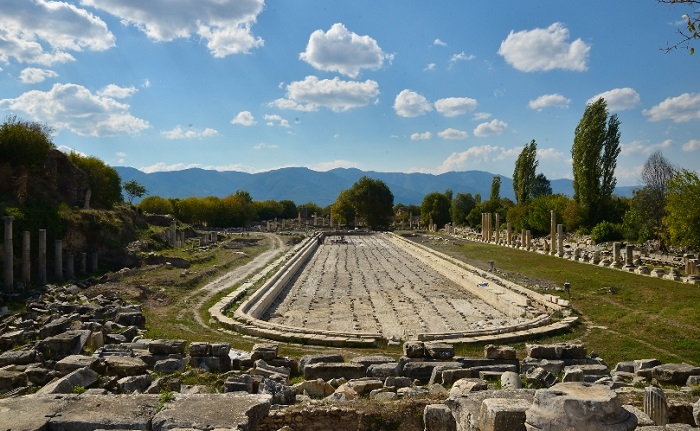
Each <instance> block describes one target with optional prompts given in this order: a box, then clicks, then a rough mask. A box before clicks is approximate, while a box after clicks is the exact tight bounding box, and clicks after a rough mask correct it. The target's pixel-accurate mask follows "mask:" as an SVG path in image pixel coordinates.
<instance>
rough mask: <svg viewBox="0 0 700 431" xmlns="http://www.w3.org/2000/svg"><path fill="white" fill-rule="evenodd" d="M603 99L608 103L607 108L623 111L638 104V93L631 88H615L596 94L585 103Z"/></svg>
mask: <svg viewBox="0 0 700 431" xmlns="http://www.w3.org/2000/svg"><path fill="white" fill-rule="evenodd" d="M601 97H602V98H603V99H605V102H606V103H607V104H608V109H611V110H613V111H624V110H625V109H632V108H634V107H635V106H637V105H638V104H639V100H640V97H639V93H637V91H636V90H635V89H633V88H629V87H625V88H615V89H612V90H609V91H605V92H603V93H600V94H597V95H595V96H593V97H591V98H590V99H588V102H586V103H594V102H595V101H596V100H598V99H600V98H601Z"/></svg>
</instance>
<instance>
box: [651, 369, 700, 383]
mask: <svg viewBox="0 0 700 431" xmlns="http://www.w3.org/2000/svg"><path fill="white" fill-rule="evenodd" d="M697 375H700V367H695V366H692V365H688V364H662V365H657V366H656V367H654V368H653V369H652V371H651V376H652V377H653V378H654V379H656V381H657V382H659V383H661V384H664V385H678V386H683V385H684V384H685V382H687V381H688V377H690V376H697Z"/></svg>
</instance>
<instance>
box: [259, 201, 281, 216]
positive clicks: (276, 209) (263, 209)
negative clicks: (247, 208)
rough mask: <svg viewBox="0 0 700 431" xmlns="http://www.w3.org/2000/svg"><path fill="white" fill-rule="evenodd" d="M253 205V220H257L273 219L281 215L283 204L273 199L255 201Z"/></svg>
mask: <svg viewBox="0 0 700 431" xmlns="http://www.w3.org/2000/svg"><path fill="white" fill-rule="evenodd" d="M253 205H254V206H255V213H256V217H255V220H258V221H265V220H274V219H276V218H278V217H281V216H282V211H284V206H283V205H282V204H281V203H280V202H277V201H274V200H267V201H255V202H253Z"/></svg>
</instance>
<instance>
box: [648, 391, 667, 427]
mask: <svg viewBox="0 0 700 431" xmlns="http://www.w3.org/2000/svg"><path fill="white" fill-rule="evenodd" d="M644 413H645V414H646V415H647V416H649V417H650V418H651V420H652V421H654V423H655V424H656V425H660V426H664V425H666V424H667V423H668V404H667V403H666V396H665V395H664V391H663V389H661V388H657V387H654V386H647V387H646V388H644Z"/></svg>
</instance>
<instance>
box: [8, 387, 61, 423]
mask: <svg viewBox="0 0 700 431" xmlns="http://www.w3.org/2000/svg"><path fill="white" fill-rule="evenodd" d="M65 405H66V401H65V400H63V399H62V398H61V397H56V396H38V395H34V396H28V397H16V398H3V399H0V424H2V425H1V427H2V429H3V430H23V431H45V430H47V429H48V423H49V421H50V420H51V418H52V417H54V416H56V415H57V414H58V413H59V412H61V411H62V410H63V408H64V407H65Z"/></svg>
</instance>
